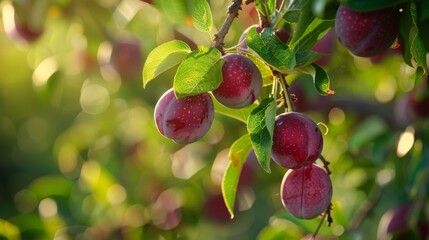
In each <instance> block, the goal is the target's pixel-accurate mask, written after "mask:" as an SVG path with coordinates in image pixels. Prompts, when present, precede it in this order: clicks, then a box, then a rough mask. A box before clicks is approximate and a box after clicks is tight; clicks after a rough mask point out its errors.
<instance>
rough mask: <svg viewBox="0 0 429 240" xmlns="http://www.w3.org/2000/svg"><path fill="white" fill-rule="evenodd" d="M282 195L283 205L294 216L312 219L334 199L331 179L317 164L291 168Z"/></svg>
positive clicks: (285, 178)
mask: <svg viewBox="0 0 429 240" xmlns="http://www.w3.org/2000/svg"><path fill="white" fill-rule="evenodd" d="M280 195H281V200H282V203H283V206H284V207H285V208H286V209H287V210H288V211H289V212H290V213H291V214H292V215H293V216H295V217H296V218H300V219H311V218H314V217H317V216H318V215H320V214H322V213H323V212H324V211H325V210H326V209H327V208H328V207H329V204H330V203H331V199H332V183H331V179H330V178H329V176H328V174H327V173H326V172H325V171H324V170H323V169H322V168H321V167H319V166H317V165H315V164H310V165H308V166H306V167H302V168H299V169H289V170H288V171H287V172H286V174H285V176H284V177H283V181H282V184H281V187H280Z"/></svg>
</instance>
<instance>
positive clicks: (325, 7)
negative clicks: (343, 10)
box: [312, 0, 339, 20]
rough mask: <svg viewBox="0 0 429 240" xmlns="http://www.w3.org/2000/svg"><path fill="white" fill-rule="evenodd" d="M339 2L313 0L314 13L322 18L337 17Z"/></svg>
mask: <svg viewBox="0 0 429 240" xmlns="http://www.w3.org/2000/svg"><path fill="white" fill-rule="evenodd" d="M338 6H339V4H338V3H337V2H336V1H335V0H317V1H313V6H312V11H313V14H314V15H315V16H316V17H318V18H321V19H325V20H332V19H335V16H336V13H337V9H338Z"/></svg>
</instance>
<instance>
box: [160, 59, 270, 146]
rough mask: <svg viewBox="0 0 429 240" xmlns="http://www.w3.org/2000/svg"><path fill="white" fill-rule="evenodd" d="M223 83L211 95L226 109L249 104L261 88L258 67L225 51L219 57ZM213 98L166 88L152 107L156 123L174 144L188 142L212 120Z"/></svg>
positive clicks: (192, 140)
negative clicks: (181, 95) (183, 95)
mask: <svg viewBox="0 0 429 240" xmlns="http://www.w3.org/2000/svg"><path fill="white" fill-rule="evenodd" d="M222 58H223V59H224V60H225V62H224V64H223V67H222V82H221V84H220V85H219V87H218V88H217V89H215V90H213V91H212V94H213V96H214V98H216V100H217V101H219V102H220V103H221V104H223V105H225V106H226V107H229V108H243V107H246V106H249V105H250V104H252V103H253V102H254V101H255V100H256V99H257V98H258V97H259V94H260V92H261V89H262V76H261V73H260V71H259V69H258V67H257V66H256V65H255V64H254V63H253V62H252V61H251V60H250V59H248V58H247V57H245V56H243V55H239V54H227V55H225V56H223V57H222ZM213 117H214V108H213V100H212V98H211V96H210V94H209V93H202V94H197V95H194V96H187V97H183V98H179V99H178V98H176V96H175V94H174V91H173V89H170V90H168V91H167V92H166V93H165V94H164V95H163V96H162V97H161V98H160V99H159V101H158V103H157V104H156V106H155V123H156V126H157V128H158V130H159V132H160V133H161V134H162V135H164V136H165V137H167V138H171V139H173V141H174V142H176V143H181V144H188V143H192V142H195V141H197V140H199V139H200V138H202V137H203V136H204V135H205V134H206V133H207V132H208V130H209V129H210V126H211V124H212V122H213Z"/></svg>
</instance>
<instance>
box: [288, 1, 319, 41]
mask: <svg viewBox="0 0 429 240" xmlns="http://www.w3.org/2000/svg"><path fill="white" fill-rule="evenodd" d="M300 2H302V0H300V1H295V2H293V4H294V3H296V4H295V5H299V6H297V7H299V19H298V22H297V24H296V28H295V30H294V33H293V35H292V41H293V40H294V39H298V38H299V37H301V35H302V34H303V33H304V32H305V30H306V29H307V27H308V26H309V25H310V24H311V22H312V21H313V20H314V18H315V16H314V14H313V11H312V9H311V7H312V2H313V1H306V0H304V3H300Z"/></svg>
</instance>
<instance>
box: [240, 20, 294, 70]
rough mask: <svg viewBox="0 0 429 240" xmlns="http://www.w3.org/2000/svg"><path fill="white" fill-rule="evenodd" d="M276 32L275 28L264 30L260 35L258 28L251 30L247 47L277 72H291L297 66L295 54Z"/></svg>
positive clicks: (247, 39) (247, 38)
mask: <svg viewBox="0 0 429 240" xmlns="http://www.w3.org/2000/svg"><path fill="white" fill-rule="evenodd" d="M274 32H275V29H273V28H264V30H262V32H261V34H260V35H259V34H258V32H257V31H256V28H252V29H250V31H249V32H248V34H247V37H246V42H247V46H248V47H249V49H250V51H252V52H253V53H255V54H256V55H258V56H259V57H260V58H261V59H262V60H264V61H265V62H266V63H268V64H269V65H270V66H271V67H273V68H274V69H275V70H277V71H279V72H282V73H287V72H290V71H291V70H292V69H293V68H294V67H295V64H296V60H295V54H294V53H293V51H292V49H290V48H289V47H288V46H287V45H286V44H283V43H282V42H281V41H280V39H279V38H278V37H277V36H276V35H274Z"/></svg>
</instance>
